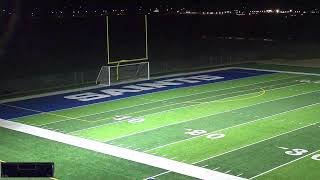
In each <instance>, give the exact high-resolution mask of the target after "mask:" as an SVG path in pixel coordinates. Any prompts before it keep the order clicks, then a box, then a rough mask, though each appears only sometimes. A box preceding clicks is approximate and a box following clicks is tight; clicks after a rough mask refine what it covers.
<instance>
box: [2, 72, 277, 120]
mask: <svg viewBox="0 0 320 180" xmlns="http://www.w3.org/2000/svg"><path fill="white" fill-rule="evenodd" d="M272 73H273V72H267V71H258V70H246V69H228V70H221V71H212V72H206V73H199V74H193V75H183V76H175V77H170V78H162V79H156V80H149V81H143V82H135V83H130V84H125V85H117V86H112V87H103V88H97V89H93V90H88V91H79V92H73V93H66V94H59V95H53V96H46V97H40V98H34V99H28V100H22V101H16V102H11V103H4V104H2V105H1V104H0V118H2V119H13V118H18V117H23V116H28V115H34V114H39V113H40V112H50V111H57V110H63V109H67V108H73V107H79V106H83V105H89V104H94V103H99V102H105V101H111V100H116V99H122V98H127V97H131V96H137V95H142V94H148V93H154V92H159V91H164V90H169V89H175V88H181V87H190V86H197V85H204V84H210V83H215V82H221V81H227V80H234V79H241V78H246V77H253V76H260V75H265V74H272ZM198 75H210V76H221V77H224V79H218V80H213V81H201V82H199V83H185V84H182V85H176V86H168V87H164V88H158V89H153V90H148V91H142V92H139V93H137V92H135V93H125V94H123V95H119V96H111V97H108V98H104V99H99V100H93V101H77V100H70V99H66V98H64V96H68V95H74V94H79V93H85V92H93V93H101V92H100V90H104V89H118V88H121V87H123V86H128V85H134V84H141V83H152V82H155V81H161V80H167V79H172V78H185V77H192V76H198ZM6 105H9V106H11V107H9V106H6ZM12 106H15V107H16V108H14V107H12ZM23 108H26V109H23ZM27 109H30V110H27ZM32 110H34V111H32ZM39 111H40V112H39Z"/></svg>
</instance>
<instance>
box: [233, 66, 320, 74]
mask: <svg viewBox="0 0 320 180" xmlns="http://www.w3.org/2000/svg"><path fill="white" fill-rule="evenodd" d="M234 68H235V69H246V70H256V71H267V72H277V73H287V74H301V75H311V76H320V74H316V73H304V72H294V71H278V70H271V69H256V68H246V67H234Z"/></svg>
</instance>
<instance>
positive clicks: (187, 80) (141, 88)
mask: <svg viewBox="0 0 320 180" xmlns="http://www.w3.org/2000/svg"><path fill="white" fill-rule="evenodd" d="M220 79H224V77H221V76H210V75H198V76H190V77H184V78H173V79H166V80H161V81H152V82H146V83H139V84H134V85H129V86H123V87H121V88H117V89H113V88H107V89H103V90H100V92H99V93H96V92H85V93H81V94H75V95H70V96H65V97H64V98H66V99H71V100H77V101H94V100H98V99H104V98H110V97H115V96H119V97H121V96H125V95H126V94H129V93H136V94H138V93H141V92H148V91H150V92H151V91H154V90H155V89H163V88H168V87H170V89H171V88H177V87H183V86H184V85H185V84H196V83H201V82H204V81H216V80H220Z"/></svg>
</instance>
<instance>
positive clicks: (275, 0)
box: [0, 0, 320, 8]
mask: <svg viewBox="0 0 320 180" xmlns="http://www.w3.org/2000/svg"><path fill="white" fill-rule="evenodd" d="M1 1H2V3H1V4H0V7H1V6H4V7H6V6H10V4H12V3H13V2H14V1H17V0H1ZM18 1H21V2H23V6H24V7H29V8H35V7H38V8H55V7H56V8H60V7H64V6H66V5H67V6H70V5H72V6H78V5H86V6H89V7H126V8H130V7H135V6H136V5H137V4H139V3H140V4H143V5H144V6H145V7H157V6H159V4H161V3H164V2H167V3H166V4H169V5H170V6H171V7H177V8H179V7H195V8H241V7H243V6H246V7H249V8H318V7H319V8H320V0H18Z"/></svg>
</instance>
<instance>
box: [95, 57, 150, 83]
mask: <svg viewBox="0 0 320 180" xmlns="http://www.w3.org/2000/svg"><path fill="white" fill-rule="evenodd" d="M149 79H150V70H149V62H139V63H132V64H125V65H114V66H102V67H101V69H100V72H99V75H98V77H97V80H96V83H97V84H104V85H108V86H110V85H112V84H118V83H122V82H131V81H139V80H149Z"/></svg>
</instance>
